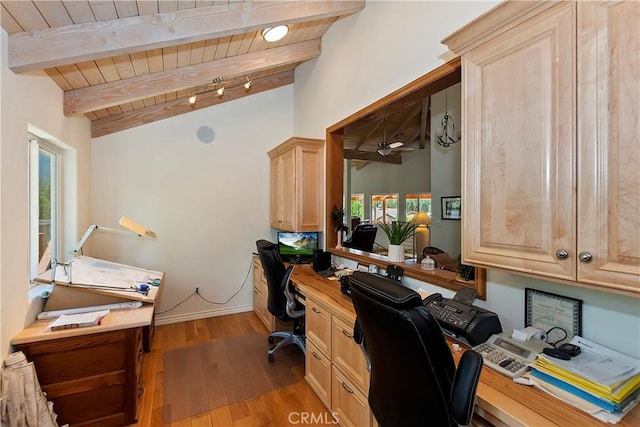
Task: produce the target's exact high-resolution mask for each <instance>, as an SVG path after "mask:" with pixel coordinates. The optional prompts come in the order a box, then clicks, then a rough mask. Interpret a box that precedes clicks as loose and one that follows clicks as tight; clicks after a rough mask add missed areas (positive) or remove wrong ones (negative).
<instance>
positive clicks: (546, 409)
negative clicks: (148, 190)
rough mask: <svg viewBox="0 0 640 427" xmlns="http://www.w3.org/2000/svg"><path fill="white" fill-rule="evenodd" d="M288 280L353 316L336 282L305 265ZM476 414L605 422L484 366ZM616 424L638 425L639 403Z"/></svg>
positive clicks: (532, 421)
mask: <svg viewBox="0 0 640 427" xmlns="http://www.w3.org/2000/svg"><path fill="white" fill-rule="evenodd" d="M291 280H292V281H293V282H294V284H295V285H296V288H297V290H298V291H299V292H300V293H301V294H303V295H304V296H305V297H306V298H307V300H309V299H311V300H312V301H318V302H320V303H321V304H322V305H323V306H325V307H330V308H331V311H332V312H333V313H337V314H338V315H339V316H340V317H343V318H344V319H355V317H356V315H355V311H354V308H353V304H352V302H351V299H350V298H349V297H347V296H345V295H344V294H342V293H341V292H340V284H339V282H337V281H332V280H328V279H326V278H324V277H322V276H320V275H319V274H317V273H315V272H314V271H313V269H312V268H311V266H307V265H302V266H296V267H295V269H294V271H293V274H292V277H291ZM307 307H308V305H307ZM307 310H309V309H308V308H307ZM453 355H454V358H455V360H456V363H457V361H458V359H459V358H460V356H461V355H462V351H459V352H455V351H454V352H453ZM329 357H331V356H329ZM314 390H315V388H314ZM365 392H366V391H365ZM320 397H321V399H322V396H320ZM325 398H326V396H325ZM326 403H327V402H325V404H326ZM476 413H477V414H478V415H480V416H481V417H483V418H484V419H486V420H488V421H490V422H492V423H494V424H496V425H503V424H504V425H510V426H515V425H531V426H553V425H558V426H569V425H571V426H573V425H580V426H586V425H590V426H605V425H608V424H606V423H602V422H600V421H598V420H597V419H596V418H594V417H592V416H590V415H588V414H586V413H584V412H582V411H579V410H578V409H575V408H573V407H572V406H570V405H568V404H566V403H564V402H562V401H561V400H558V399H556V398H554V397H553V396H550V395H548V394H546V393H543V392H541V391H539V390H537V389H534V388H533V387H529V386H524V385H518V384H515V383H514V382H513V381H512V380H511V379H510V378H508V377H506V376H504V375H501V374H499V373H497V372H495V371H493V370H491V369H490V368H486V367H485V368H483V370H482V374H481V376H480V384H479V385H478V390H477V398H476ZM617 425H618V426H623V427H627V426H638V425H640V406H637V407H636V408H634V409H633V411H632V412H631V413H630V414H628V415H627V416H626V417H625V418H623V420H622V421H621V422H620V423H618V424H617Z"/></svg>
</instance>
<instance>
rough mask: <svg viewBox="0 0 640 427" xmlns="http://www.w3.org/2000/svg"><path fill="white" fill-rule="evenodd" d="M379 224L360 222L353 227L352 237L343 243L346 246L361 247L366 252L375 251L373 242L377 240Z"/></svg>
mask: <svg viewBox="0 0 640 427" xmlns="http://www.w3.org/2000/svg"><path fill="white" fill-rule="evenodd" d="M377 232H378V226H377V225H375V224H358V225H357V226H356V228H354V229H353V232H352V233H351V237H350V238H349V239H348V240H346V241H345V242H344V243H342V246H344V247H345V248H352V249H360V250H361V251H365V252H373V243H374V242H375V241H376V233H377Z"/></svg>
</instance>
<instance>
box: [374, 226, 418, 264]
mask: <svg viewBox="0 0 640 427" xmlns="http://www.w3.org/2000/svg"><path fill="white" fill-rule="evenodd" d="M378 225H379V226H380V228H381V229H382V231H384V234H386V235H387V238H388V239H389V255H388V257H389V261H391V262H404V248H403V247H402V244H403V243H404V242H405V241H406V240H408V239H410V238H412V237H413V234H414V233H415V231H416V227H417V225H416V224H413V223H411V222H406V221H392V222H391V224H388V223H386V222H381V223H379V224H378Z"/></svg>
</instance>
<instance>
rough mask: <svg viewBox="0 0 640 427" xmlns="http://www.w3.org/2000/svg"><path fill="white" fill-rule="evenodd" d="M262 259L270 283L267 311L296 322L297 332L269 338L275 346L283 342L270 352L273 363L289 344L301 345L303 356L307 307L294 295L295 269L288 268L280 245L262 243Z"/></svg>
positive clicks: (260, 241)
mask: <svg viewBox="0 0 640 427" xmlns="http://www.w3.org/2000/svg"><path fill="white" fill-rule="evenodd" d="M256 246H257V248H258V257H259V258H260V263H261V264H262V269H263V270H264V273H265V277H266V279H267V291H268V296H267V308H268V309H269V313H271V314H272V315H273V316H274V317H276V318H277V319H280V320H281V321H284V322H293V331H275V332H271V334H269V338H268V341H269V343H271V344H273V343H274V342H275V340H276V338H281V340H280V341H278V342H277V343H276V344H275V345H274V346H273V347H271V348H270V349H269V351H268V352H267V357H268V358H269V361H270V362H273V360H274V357H275V352H276V351H277V350H278V349H279V348H282V347H284V346H285V345H288V344H295V345H297V346H298V347H299V348H300V350H302V352H303V353H305V351H306V345H305V336H304V314H305V311H304V306H303V305H301V304H300V302H298V301H297V300H296V298H295V295H294V293H293V290H292V287H291V283H290V278H291V273H293V265H291V266H289V267H288V268H285V266H284V263H283V262H282V258H281V257H280V253H279V252H278V247H277V245H275V244H273V243H271V242H269V241H267V240H258V241H257V242H256Z"/></svg>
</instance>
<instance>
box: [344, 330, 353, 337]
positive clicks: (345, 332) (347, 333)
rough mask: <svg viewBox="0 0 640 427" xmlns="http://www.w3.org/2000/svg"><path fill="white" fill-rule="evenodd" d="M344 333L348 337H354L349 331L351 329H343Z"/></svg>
mask: <svg viewBox="0 0 640 427" xmlns="http://www.w3.org/2000/svg"><path fill="white" fill-rule="evenodd" d="M342 333H343V334H344V335H346V336H347V337H349V338H353V335H351V333H349V331H345V330H344V329H343V330H342Z"/></svg>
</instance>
